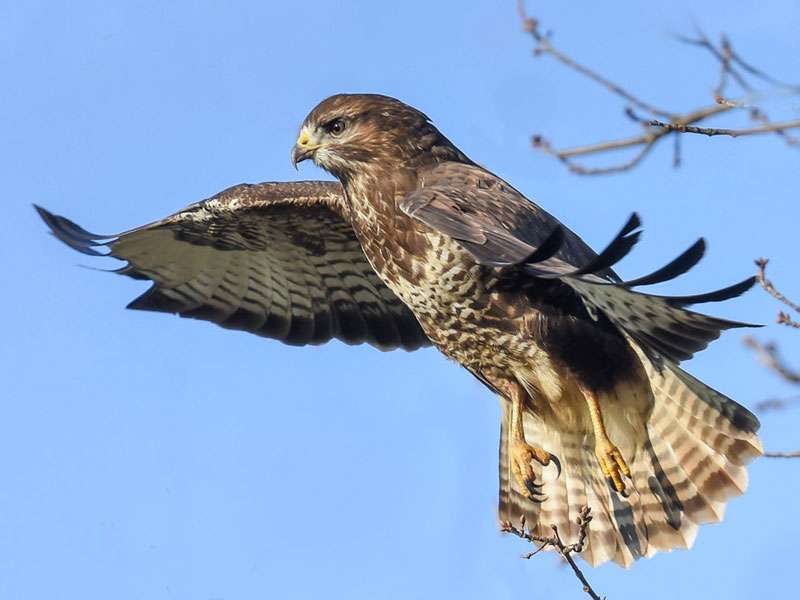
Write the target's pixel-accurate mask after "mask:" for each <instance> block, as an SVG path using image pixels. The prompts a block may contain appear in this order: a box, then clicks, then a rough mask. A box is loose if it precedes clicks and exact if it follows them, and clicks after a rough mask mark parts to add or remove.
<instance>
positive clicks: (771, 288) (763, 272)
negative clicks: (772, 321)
mask: <svg viewBox="0 0 800 600" xmlns="http://www.w3.org/2000/svg"><path fill="white" fill-rule="evenodd" d="M768 263H769V259H767V258H759V259H758V260H756V265H757V266H758V283H760V284H761V287H762V288H764V289H765V290H766V292H767V293H768V294H769V295H770V296H772V297H773V298H775V299H776V300H777V301H778V302H781V303H783V304H785V305H786V306H788V307H789V308H791V309H792V310H793V311H795V312H796V313H798V314H800V304H797V303H796V302H793V301H792V300H789V298H787V297H786V296H784V295H783V294H782V293H781V292H780V291H778V289H777V288H776V287H775V285H774V284H773V283H772V281H770V280H769V279H767V264H768ZM777 322H778V323H780V324H781V325H786V326H788V327H794V328H795V329H800V323H798V322H797V321H795V320H793V319H792V318H791V317H790V316H789V315H787V314H786V313H785V312H783V311H780V312H779V313H778V321H777Z"/></svg>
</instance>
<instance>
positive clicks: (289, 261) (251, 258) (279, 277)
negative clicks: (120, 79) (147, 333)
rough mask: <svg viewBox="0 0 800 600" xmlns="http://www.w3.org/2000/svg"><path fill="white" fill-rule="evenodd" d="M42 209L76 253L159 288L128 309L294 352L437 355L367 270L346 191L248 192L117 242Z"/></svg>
mask: <svg viewBox="0 0 800 600" xmlns="http://www.w3.org/2000/svg"><path fill="white" fill-rule="evenodd" d="M36 209H37V210H38V212H39V214H40V215H41V217H42V218H43V219H44V221H45V223H47V225H48V226H49V227H50V229H51V230H52V232H53V234H54V235H55V236H56V237H57V238H58V239H60V240H61V241H62V242H64V243H65V244H67V245H69V246H70V247H72V248H74V249H76V250H78V251H79V252H83V253H84V254H89V255H101V256H112V257H114V258H118V259H120V260H124V261H126V262H127V265H126V266H124V267H122V268H121V269H118V270H117V271H116V272H117V273H121V274H123V275H128V276H129V277H133V278H136V279H148V280H151V281H153V286H152V287H151V288H150V289H149V290H147V291H146V292H145V293H144V294H142V295H141V296H139V297H138V298H136V299H135V300H133V302H131V303H130V304H129V305H128V308H134V309H141V310H152V311H161V312H168V313H176V314H179V315H180V316H182V317H190V318H195V319H203V320H207V321H211V322H214V323H217V324H218V325H221V326H222V327H227V328H230V329H240V330H243V331H249V332H252V333H255V334H257V335H262V336H266V337H271V338H274V339H277V340H280V341H282V342H285V343H287V344H292V345H305V344H322V343H324V342H327V341H328V340H330V339H332V338H337V339H339V340H342V341H343V342H346V343H348V344H360V343H364V342H366V343H368V344H371V345H373V346H375V347H377V348H380V349H381V350H391V349H395V348H403V349H405V350H415V349H417V348H420V347H422V346H427V345H429V344H430V342H429V340H428V338H427V337H426V336H425V334H424V333H423V331H422V329H421V328H420V326H419V323H418V322H417V320H416V318H415V317H414V315H413V314H412V313H411V311H410V310H408V308H406V306H405V305H404V304H403V303H402V302H401V301H400V300H399V299H398V298H397V296H395V295H394V293H393V292H392V291H391V290H389V288H387V287H386V286H385V285H384V284H383V283H382V282H381V280H380V279H379V278H378V276H377V275H376V273H375V272H374V270H373V269H372V267H371V266H370V265H369V263H368V262H367V260H366V257H365V256H364V253H363V251H362V250H361V245H360V244H359V242H358V240H357V239H356V237H355V234H354V232H353V229H352V227H351V226H350V224H349V222H348V221H347V219H346V217H345V216H344V215H345V214H346V212H345V208H344V206H343V195H342V191H341V187H340V185H339V184H338V183H333V182H322V181H319V182H313V181H308V182H293V183H260V184H255V185H249V184H242V185H237V186H234V187H231V188H229V189H227V190H225V191H223V192H221V193H219V194H217V195H216V196H213V197H211V198H209V199H207V200H204V201H202V202H198V203H195V204H192V205H190V206H188V207H186V208H185V209H183V210H181V211H179V212H177V213H175V214H173V215H171V216H169V217H166V218H165V219H162V220H160V221H156V222H154V223H151V224H149V225H145V226H143V227H138V228H136V229H133V230H131V231H127V232H125V233H121V234H118V235H112V236H104V235H95V234H93V233H89V232H87V231H86V230H84V229H82V228H81V227H79V226H78V225H76V224H75V223H72V222H71V221H69V220H67V219H65V218H64V217H60V216H57V215H53V214H51V213H49V212H47V211H46V210H44V209H43V208H40V207H36ZM103 247H105V248H106V249H107V251H106V252H100V251H99V249H102V248H103Z"/></svg>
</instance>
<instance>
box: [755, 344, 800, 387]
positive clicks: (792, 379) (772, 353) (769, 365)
mask: <svg viewBox="0 0 800 600" xmlns="http://www.w3.org/2000/svg"><path fill="white" fill-rule="evenodd" d="M742 342H743V343H744V345H745V346H747V347H748V348H750V349H751V350H753V351H754V352H755V353H756V356H757V357H758V361H759V362H760V363H761V364H762V365H763V366H764V367H765V368H766V369H768V370H770V371H772V372H773V373H775V374H776V375H778V377H780V378H781V379H783V380H784V381H786V382H788V383H793V384H800V371H797V370H795V369H792V368H791V367H789V366H787V365H786V364H784V362H783V361H782V360H781V357H780V355H779V354H778V348H777V346H776V345H775V344H774V343H772V342H770V343H768V344H762V343H761V342H759V341H758V340H757V339H756V338H754V337H752V336H749V335H748V336H746V337H745V338H743V339H742Z"/></svg>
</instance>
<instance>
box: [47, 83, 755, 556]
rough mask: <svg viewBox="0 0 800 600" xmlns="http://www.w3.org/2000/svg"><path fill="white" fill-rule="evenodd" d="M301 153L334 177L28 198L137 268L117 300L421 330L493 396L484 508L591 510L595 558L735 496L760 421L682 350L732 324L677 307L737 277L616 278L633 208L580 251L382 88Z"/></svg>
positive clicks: (267, 323) (334, 103)
mask: <svg viewBox="0 0 800 600" xmlns="http://www.w3.org/2000/svg"><path fill="white" fill-rule="evenodd" d="M306 159H313V161H314V162H315V163H316V164H317V165H319V166H320V167H322V168H323V169H325V170H327V171H328V172H330V173H331V174H333V175H334V176H335V177H336V178H337V179H338V180H339V182H340V183H333V182H331V183H327V182H296V183H262V184H257V185H239V186H235V187H232V188H230V189H227V190H225V191H223V192H222V193H220V194H218V195H216V196H214V197H212V198H210V199H208V200H205V201H203V202H199V203H196V204H192V205H190V206H188V207H187V208H185V209H183V210H182V211H179V212H178V213H175V214H174V215H172V216H169V217H167V218H165V219H162V220H160V221H157V222H155V223H152V224H150V225H145V226H143V227H139V228H137V229H133V230H131V231H128V232H125V233H122V234H119V235H112V236H102V235H95V234H92V233H89V232H87V231H86V230H84V229H82V228H81V227H79V226H77V225H76V224H74V223H72V222H71V221H69V220H67V219H65V218H63V217H59V216H56V215H53V214H51V213H49V212H47V211H46V210H44V209H42V208H38V207H37V210H38V211H39V213H40V215H41V216H42V218H43V219H44V220H45V222H46V223H47V224H48V225H49V227H50V228H51V229H52V231H53V233H54V234H55V235H56V236H57V237H58V238H59V239H61V240H62V241H63V242H65V243H66V244H68V245H70V246H71V247H73V248H75V249H76V250H79V251H81V252H84V253H86V254H91V255H99V254H101V252H100V251H98V249H99V248H103V247H104V248H107V254H108V255H110V256H112V257H114V258H118V259H121V260H123V261H125V262H126V265H125V266H123V267H122V268H121V269H119V271H118V272H119V273H122V274H124V275H128V276H131V277H135V278H139V279H147V280H151V281H153V286H152V287H151V288H150V289H149V290H148V291H147V292H145V293H144V294H143V295H142V296H140V297H139V298H137V299H135V300H134V301H133V302H132V303H131V304H130V305H129V306H130V307H131V308H137V309H144V310H156V311H163V312H169V313H177V314H180V315H181V316H185V317H193V318H198V319H205V320H209V321H212V322H214V323H217V324H219V325H221V326H223V327H229V328H232V329H242V330H245V331H250V332H253V333H256V334H258V335H263V336H266V337H271V338H275V339H278V340H281V341H283V342H286V343H288V344H294V345H303V344H321V343H324V342H326V341H328V340H330V339H331V338H337V339H340V340H342V341H344V342H346V343H350V344H358V343H364V342H366V343H369V344H371V345H373V346H376V347H377V348H380V349H382V350H390V349H394V348H403V349H405V350H414V349H417V348H420V347H422V346H426V345H429V344H433V345H434V346H436V347H437V348H438V349H439V350H440V351H441V352H443V353H444V354H445V355H447V356H448V357H450V358H452V359H453V360H455V361H457V362H458V363H460V364H461V365H463V366H464V367H465V368H466V369H468V370H469V371H470V372H471V373H472V374H473V375H475V377H477V378H478V379H479V380H480V381H482V382H483V383H484V384H485V385H486V386H487V387H489V388H490V389H492V390H493V391H494V392H496V393H497V394H498V395H499V396H500V398H501V401H502V405H503V409H504V410H503V413H504V416H503V420H502V424H501V436H500V507H499V512H500V519H501V521H518V520H519V519H520V518H521V517H523V516H524V517H525V519H526V521H527V523H528V526H529V527H530V528H531V529H532V531H533V532H534V533H535V534H539V535H548V534H549V533H550V528H551V526H552V525H557V526H558V527H559V529H560V531H561V532H562V533H564V534H568V535H575V534H577V527H578V526H577V524H576V517H577V516H578V514H579V511H580V509H581V507H582V506H583V505H588V506H590V507H591V508H592V511H593V515H594V519H593V520H592V521H591V524H590V527H589V543H588V544H587V545H586V546H585V548H584V550H583V553H582V555H583V557H584V558H585V559H586V560H587V561H588V562H589V563H591V564H593V565H598V564H600V563H603V562H606V561H609V560H613V561H615V562H617V563H619V564H621V565H624V566H629V565H630V564H632V563H633V561H635V560H636V559H638V558H640V557H642V556H651V555H653V554H654V553H656V552H657V551H658V550H670V549H672V548H675V547H683V548H688V547H690V546H691V545H692V543H693V541H694V538H695V536H696V534H697V529H698V526H699V525H700V524H702V523H707V522H716V521H719V520H721V519H722V517H723V513H724V509H725V503H726V501H727V500H728V499H730V498H731V497H732V496H736V495H739V494H741V493H743V492H744V490H745V488H746V487H747V471H746V469H745V465H746V464H747V462H748V461H749V460H751V459H752V458H754V457H756V456H759V455H760V454H762V452H763V451H762V447H761V443H760V441H759V439H758V437H757V435H756V431H757V430H758V426H759V423H758V420H757V419H756V418H755V416H753V415H752V414H751V413H750V412H749V411H748V410H747V409H745V408H744V407H742V406H740V405H739V404H737V403H736V402H734V401H733V400H731V399H729V398H727V397H725V396H724V395H722V394H720V393H719V392H717V391H715V390H713V389H711V388H710V387H708V386H706V385H705V384H704V383H702V382H701V381H699V380H697V379H695V378H694V377H692V376H691V375H689V374H688V373H686V372H685V371H683V370H682V369H681V368H680V367H679V366H678V363H679V362H680V361H682V360H685V359H688V358H691V357H692V355H693V354H694V353H695V352H697V351H699V350H702V349H703V348H705V347H706V346H707V345H708V343H709V342H711V341H712V340H714V339H716V338H717V337H719V335H720V332H721V331H722V330H725V329H729V328H732V327H740V326H744V324H743V323H737V322H733V321H727V320H723V319H718V318H715V317H711V316H706V315H703V314H699V313H696V312H692V311H689V310H687V308H686V307H687V306H689V305H692V304H698V303H703V302H711V301H719V300H725V299H728V298H732V297H735V296H738V295H739V294H741V293H742V292H744V291H745V290H747V289H748V288H749V287H751V286H752V285H753V282H754V280H753V279H752V278H750V279H747V280H745V281H743V282H741V283H739V284H736V285H733V286H730V287H728V288H724V289H721V290H717V291H715V292H710V293H706V294H699V295H695V296H655V295H649V294H644V293H642V292H639V291H635V290H634V288H637V287H639V286H645V285H649V284H654V283H660V282H663V281H667V280H669V279H672V278H674V277H677V276H678V275H681V274H682V273H684V272H686V271H687V270H688V269H690V268H691V267H693V266H694V265H695V264H696V263H697V262H698V261H699V260H700V258H701V256H702V254H703V252H704V244H703V241H702V240H700V241H698V242H697V243H695V244H694V245H693V246H691V247H690V248H689V249H688V250H686V251H685V252H684V253H683V254H681V255H680V256H678V257H677V258H676V259H675V260H673V261H672V262H670V263H669V264H667V265H665V266H664V267H662V268H660V269H658V270H656V271H654V272H653V273H650V274H649V275H645V276H643V277H639V278H637V279H633V280H628V281H623V280H621V279H620V278H619V277H618V276H617V274H616V273H615V272H614V271H613V270H612V266H613V265H614V264H615V263H616V262H617V261H619V260H620V259H621V258H622V257H623V256H624V255H625V254H627V253H628V251H630V249H631V248H632V247H633V245H634V244H635V243H636V241H637V240H638V237H639V234H640V231H639V226H640V222H639V220H638V217H637V216H636V215H633V216H632V217H631V218H630V219H629V220H628V222H627V223H626V224H625V226H624V227H623V228H622V230H621V231H620V233H619V234H618V235H617V236H616V237H615V238H614V239H613V241H612V242H611V243H610V244H609V245H608V246H607V247H606V249H605V250H603V251H602V252H600V253H599V254H596V253H595V252H593V251H592V250H591V249H590V248H589V247H588V246H587V245H586V244H585V243H584V242H583V241H582V240H581V239H580V238H579V237H578V236H577V235H576V234H574V233H573V232H571V231H570V230H569V229H567V228H565V227H564V226H563V225H561V224H560V223H559V222H558V221H557V220H556V219H555V218H554V217H552V216H551V215H550V214H548V213H547V212H545V211H544V210H542V209H541V208H539V207H538V206H537V205H536V204H534V203H532V202H530V201H529V200H527V199H526V198H525V197H524V196H522V194H520V193H519V192H518V191H517V190H515V189H514V188H513V187H511V186H510V185H509V184H508V183H506V182H505V181H503V180H502V179H500V178H499V177H497V176H496V175H494V174H492V173H491V172H489V171H487V170H486V169H484V168H482V167H480V166H478V165H477V164H475V163H474V162H472V161H471V160H470V159H469V158H467V156H466V155H464V153H463V152H461V151H460V150H459V149H458V148H456V147H455V146H454V145H453V144H452V143H451V142H450V141H449V140H448V139H447V138H446V137H444V135H442V134H441V133H440V132H439V131H438V130H437V129H436V128H435V127H434V126H433V125H432V123H431V121H430V119H428V117H426V116H425V115H424V114H423V113H421V112H419V111H418V110H416V109H414V108H412V107H410V106H408V105H406V104H403V103H402V102H400V101H398V100H395V99H393V98H389V97H386V96H378V95H366V94H364V95H362V94H358V95H344V94H342V95H337V96H332V97H330V98H328V99H327V100H324V101H323V102H322V103H320V104H319V105H318V106H317V107H316V108H315V109H314V110H313V111H312V112H311V113H310V114H309V115H308V117H307V118H306V119H305V121H304V123H303V125H302V128H301V130H300V135H299V137H298V139H297V142H296V144H295V146H294V149H293V151H292V160H293V161H294V163H295V164H297V163H298V162H301V161H303V160H306ZM340 184H341V185H340Z"/></svg>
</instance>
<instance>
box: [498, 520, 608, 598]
mask: <svg viewBox="0 0 800 600" xmlns="http://www.w3.org/2000/svg"><path fill="white" fill-rule="evenodd" d="M591 521H592V510H591V508H589V507H588V506H583V507H582V508H581V512H580V514H579V515H578V518H577V519H576V523H577V525H578V540H577V541H576V542H573V543H572V544H565V543H564V542H563V540H562V539H561V535H560V534H559V533H558V527H556V526H555V525H553V535H552V536H546V537H545V536H539V535H534V534H533V533H531V531H530V530H528V529H526V528H525V517H522V519H521V521H520V526H519V528H517V527H514V525H513V524H512V523H511V522H510V521H506V522H505V523H503V525H502V531H503V532H505V533H513V534H514V535H516V536H517V537H519V538H522V539H523V540H527V541H528V542H530V543H531V544H533V545H534V546H536V550H534V551H533V552H528V553H527V554H523V555H522V558H524V559H530V558H533V557H534V556H536V555H537V554H539V552H541V551H542V550H544V549H546V548H554V549H555V550H556V551H557V552H558V553H559V554H560V555H561V557H562V558H563V559H564V560H565V561H566V562H567V564H568V565H569V566H570V567H571V568H572V571H573V572H574V573H575V577H577V578H578V580H579V581H580V582H581V585H582V586H583V591H584V592H586V593H587V594H588V595H589V596H590V597H591V598H592V600H602V599H601V597H600V596H598V595H597V592H595V591H594V589H592V586H591V585H590V584H589V581H588V580H587V579H586V577H585V576H584V574H583V572H582V571H581V570H580V569H579V568H578V565H577V564H576V563H575V559H574V558H572V554H573V553H578V554H580V553H581V552H583V548H584V546H585V545H586V537H587V534H588V528H589V523H591Z"/></svg>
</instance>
